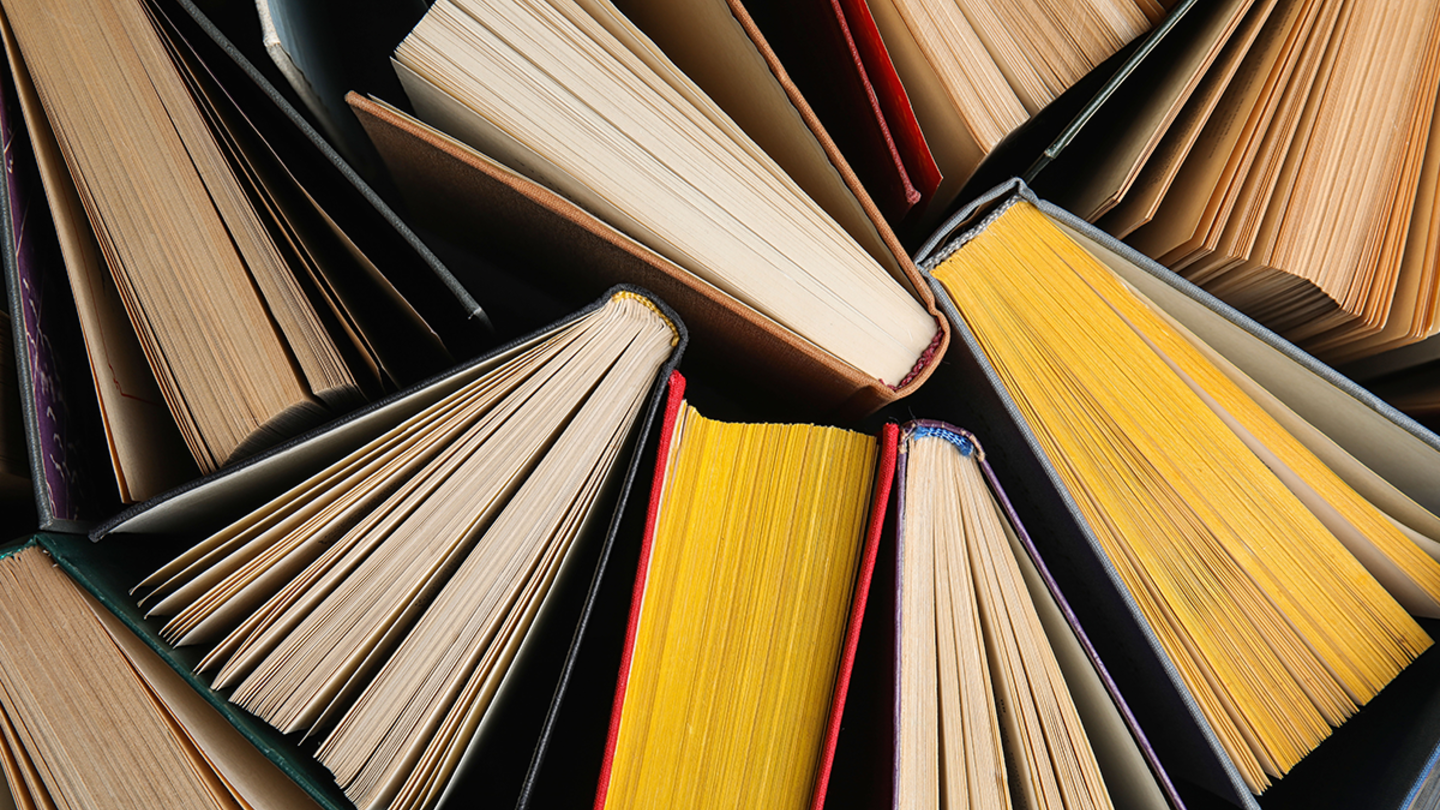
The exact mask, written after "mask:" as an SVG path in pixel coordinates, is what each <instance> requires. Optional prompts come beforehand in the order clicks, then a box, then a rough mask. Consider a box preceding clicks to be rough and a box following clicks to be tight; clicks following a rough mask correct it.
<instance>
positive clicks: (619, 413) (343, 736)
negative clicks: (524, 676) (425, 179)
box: [141, 292, 677, 808]
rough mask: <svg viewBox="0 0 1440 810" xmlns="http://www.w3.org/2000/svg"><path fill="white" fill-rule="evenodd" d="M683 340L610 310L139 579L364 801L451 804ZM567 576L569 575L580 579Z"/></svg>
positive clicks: (551, 338) (621, 300)
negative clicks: (449, 789)
mask: <svg viewBox="0 0 1440 810" xmlns="http://www.w3.org/2000/svg"><path fill="white" fill-rule="evenodd" d="M676 340H677V332H676V328H675V326H674V325H672V323H671V322H670V321H669V320H668V319H667V318H666V317H665V316H664V315H663V314H661V312H660V311H659V310H658V309H657V308H656V307H655V305H654V304H652V303H651V302H650V301H649V300H648V299H645V298H642V297H640V296H638V295H636V294H634V293H629V292H620V293H617V294H615V295H614V296H613V297H612V298H611V299H610V300H609V301H608V302H606V303H605V304H604V305H602V306H600V307H598V308H596V309H594V310H592V311H591V312H589V313H587V314H585V315H583V316H581V317H579V318H577V319H575V320H573V321H571V322H569V323H567V324H564V325H562V326H560V327H558V328H556V329H554V330H553V331H549V332H547V333H544V334H542V335H541V336H539V337H537V338H534V339H532V340H530V341H528V342H526V343H524V344H521V345H520V346H518V347H517V348H515V349H512V350H511V351H510V352H509V353H508V354H506V355H502V356H501V358H500V359H499V360H497V361H496V362H494V363H491V364H488V365H486V366H484V367H483V369H484V373H483V374H480V375H479V376H477V377H475V378H474V379H472V380H471V381H469V382H468V383H466V384H465V385H464V386H463V387H462V388H460V389H458V390H456V391H455V392H454V393H452V394H450V395H448V396H446V397H445V398H443V399H441V400H439V401H438V402H436V403H435V404H434V405H432V406H430V407H428V408H426V409H425V410H423V411H421V412H420V413H418V414H417V415H415V416H414V417H412V418H410V419H408V420H406V421H405V422H403V423H402V424H400V425H399V426H398V427H396V428H394V429H392V430H390V431H388V432H386V433H385V434H383V435H382V436H380V437H379V438H377V439H375V440H374V441H372V442H370V443H369V444H367V445H365V446H364V447H362V448H360V449H359V450H357V451H355V452H353V453H351V454H350V455H349V456H347V457H346V458H344V459H342V460H341V461H339V462H337V463H336V464H334V465H332V466H331V467H329V468H327V469H326V470H324V471H323V472H321V473H318V474H317V475H315V476H313V477H312V478H310V479H309V480H307V481H306V482H304V483H303V484H301V485H299V486H297V487H296V488H294V489H292V490H291V491H289V492H287V493H286V494H284V495H282V496H280V497H279V498H277V499H276V500H274V501H272V502H271V503H269V504H267V505H265V506H264V507H261V508H260V509H258V510H256V511H255V512H253V513H251V514H250V515H249V516H247V517H245V518H242V519H241V520H240V521H238V522H236V523H234V524H232V525H231V526H230V527H228V528H226V529H223V530H222V531H220V532H219V533H217V534H215V535H213V536H212V537H210V538H208V539H207V540H205V541H203V542H202V543H200V544H199V545H197V546H195V547H194V548H193V549H191V550H190V551H188V552H187V553H186V554H184V555H182V556H181V557H180V558H178V559H177V560H175V561H174V562H172V563H171V564H170V565H168V566H166V567H165V568H163V569H162V570H160V571H159V572H157V573H156V574H155V575H153V576H152V577H150V578H149V579H148V580H147V581H146V582H144V583H142V585H141V587H143V588H153V590H152V592H151V594H150V595H149V596H148V597H147V598H148V599H149V600H152V601H153V602H154V607H153V612H156V613H161V614H168V615H172V618H171V619H170V621H169V622H168V623H167V624H166V625H165V626H164V627H163V628H162V635H164V636H165V637H166V638H168V639H170V640H172V641H174V642H175V643H177V644H191V643H200V642H204V643H208V644H212V645H213V646H212V648H211V651H210V653H209V655H208V656H207V657H206V658H205V659H204V660H203V661H202V662H201V664H200V669H201V670H202V671H204V670H207V669H216V670H217V672H216V675H215V682H214V686H215V687H216V688H222V689H224V688H233V690H234V691H233V692H232V693H231V694H230V699H231V700H232V701H233V702H235V703H237V704H239V705H240V706H242V707H244V708H246V709H247V710H249V711H251V712H253V713H255V714H256V715H259V716H260V717H261V718H263V719H264V720H266V721H267V722H269V723H270V724H272V725H274V726H275V727H277V728H279V729H280V730H282V731H285V732H291V731H299V730H305V731H306V732H307V736H315V737H318V738H319V748H318V751H317V752H316V756H317V758H318V759H319V760H320V762H321V763H322V764H323V765H325V766H326V767H327V768H329V769H330V770H331V772H332V773H334V774H335V778H336V780H337V782H338V783H339V785H340V786H341V788H342V789H343V790H344V791H345V793H346V795H347V796H349V797H350V798H351V800H352V801H354V802H355V803H356V804H357V805H358V806H360V807H389V808H401V807H407V808H426V807H432V806H434V805H435V804H436V802H437V801H438V800H439V799H440V798H441V795H442V793H443V792H444V790H445V788H446V786H447V784H449V782H450V778H451V776H452V774H453V773H454V772H455V770H456V768H457V767H458V766H459V765H460V761H461V759H462V757H463V754H464V753H465V752H466V751H467V749H469V748H470V747H471V746H472V738H474V737H475V735H476V729H477V726H479V725H480V724H481V723H482V722H483V721H484V720H485V718H486V717H487V711H488V710H489V709H490V707H491V706H492V704H493V703H494V702H495V701H496V700H498V698H497V697H496V694H497V690H498V689H500V688H501V685H502V683H503V682H504V681H505V679H506V675H507V672H508V671H509V669H510V667H511V666H512V663H514V662H515V660H516V656H517V654H520V655H521V657H523V654H522V653H520V651H521V649H522V645H523V644H524V643H525V641H526V638H527V633H528V632H529V631H530V629H531V628H532V626H533V623H534V622H535V621H536V616H537V612H540V611H541V610H542V607H543V606H544V605H545V604H546V599H547V596H549V595H550V594H551V593H552V592H553V589H554V586H555V583H556V581H557V578H563V577H564V572H565V571H566V570H567V569H566V567H565V566H566V562H567V561H569V560H571V559H572V558H574V557H575V548H576V544H577V538H579V537H582V536H589V535H587V534H585V530H586V529H587V527H589V526H591V524H592V521H593V520H594V519H596V517H597V515H596V510H595V508H594V507H595V506H596V503H597V501H598V499H599V498H600V497H601V495H602V493H603V492H605V491H606V490H607V488H608V487H610V486H613V485H614V483H615V480H616V478H617V477H618V476H617V475H616V473H617V472H618V470H619V469H620V465H618V464H617V463H616V462H617V460H618V459H619V458H620V456H621V454H622V451H624V450H625V449H626V448H628V447H630V446H631V442H630V439H631V437H632V436H633V433H634V431H635V429H636V425H637V423H638V417H639V415H640V413H641V411H642V406H643V405H644V403H645V402H646V400H647V398H648V397H649V394H650V391H651V389H652V387H653V385H654V383H655V380H656V378H657V375H658V373H659V370H660V368H661V367H662V366H663V365H664V364H665V363H666V362H667V360H669V358H670V356H671V354H672V352H673V347H674V345H675V343H676ZM572 567H573V566H572Z"/></svg>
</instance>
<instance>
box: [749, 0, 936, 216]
mask: <svg viewBox="0 0 1440 810" xmlns="http://www.w3.org/2000/svg"><path fill="white" fill-rule="evenodd" d="M745 10H746V11H747V12H748V13H749V14H750V16H751V17H752V18H754V20H755V24H756V25H757V26H758V27H759V28H760V30H761V31H762V32H763V33H764V36H765V42H766V43H768V44H769V45H770V47H771V48H773V49H774V51H775V55H776V58H777V59H779V61H780V64H781V65H783V66H784V68H785V72H786V73H787V74H788V75H789V77H790V79H791V80H792V81H794V82H795V86H796V87H797V88H799V90H800V92H801V93H803V94H804V97H805V99H806V101H808V102H809V103H810V105H811V106H812V107H814V109H815V114H816V116H817V117H819V119H820V121H821V123H823V124H824V125H825V131H826V132H828V133H830V136H831V137H832V138H834V139H835V145H836V146H837V148H839V150H840V152H841V154H843V155H844V156H845V160H846V162H847V163H849V164H850V166H851V168H853V169H854V170H855V174H856V176H857V177H858V178H859V179H860V182H861V184H862V185H863V186H864V187H865V189H866V190H867V191H868V192H869V193H870V195H871V196H872V197H873V198H874V200H875V204H876V206H877V207H879V208H880V212H881V213H882V214H884V216H885V219H886V221H887V222H889V223H890V226H891V227H892V228H894V229H895V230H896V231H903V228H904V224H905V223H906V222H907V221H908V220H907V218H908V217H909V215H910V212H912V211H916V212H923V211H924V210H925V209H926V208H928V207H929V204H930V199H931V198H932V197H933V196H934V195H935V191H936V190H937V189H938V188H939V186H940V167H939V166H937V165H935V158H934V156H933V155H932V154H931V153H930V146H929V144H927V143H926V142H925V135H924V133H923V132H921V131H920V123H919V122H918V121H916V120H915V111H914V109H913V108H912V107H911V104H910V97H909V95H908V94H906V92H905V86H904V85H903V84H902V83H901V82H900V77H899V75H898V74H896V72H895V66H894V64H893V63H892V62H891V60H890V53H889V52H888V51H887V50H886V49H885V42H884V41H883V40H882V39H881V38H880V31H879V29H878V28H876V27H875V18H874V16H873V15H871V13H870V8H869V6H868V5H866V4H865V3H864V2H863V0H847V2H843V3H842V2H840V0H828V1H826V2H821V1H820V0H816V2H807V3H797V4H793V5H789V6H784V7H778V6H772V5H767V4H760V5H751V6H748V7H747V8H746V9H745ZM917 216H918V213H917Z"/></svg>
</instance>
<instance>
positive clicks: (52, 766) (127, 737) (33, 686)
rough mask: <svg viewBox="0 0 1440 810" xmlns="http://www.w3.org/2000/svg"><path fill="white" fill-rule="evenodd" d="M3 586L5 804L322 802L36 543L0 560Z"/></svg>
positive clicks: (0, 733)
mask: <svg viewBox="0 0 1440 810" xmlns="http://www.w3.org/2000/svg"><path fill="white" fill-rule="evenodd" d="M0 589H3V592H4V599H3V600H0V601H3V602H4V607H3V608H0V611H3V620H0V647H3V649H4V656H3V658H4V663H3V665H0V721H3V722H0V739H3V745H0V767H3V770H4V774H5V784H6V785H7V787H8V789H7V790H4V791H0V802H4V803H5V804H6V805H7V806H9V807H17V806H18V807H99V806H116V805H119V806H130V807H133V806H145V807H174V808H197V807H215V808H239V807H253V808H256V810H260V809H261V808H272V809H273V810H281V808H296V810H300V809H301V808H314V807H317V805H316V804H315V803H314V802H313V801H312V800H310V798H309V797H308V796H307V795H305V793H303V792H302V791H301V790H300V789H299V787H297V786H296V784H295V783H294V782H292V781H291V780H290V779H289V778H287V777H286V776H285V774H284V773H283V772H282V771H281V770H280V769H279V768H277V767H276V766H275V765H274V764H273V763H271V762H270V761H268V760H267V759H265V757H264V756H262V755H261V753H260V752H259V751H258V750H257V749H256V748H255V747H254V746H253V745H252V744H251V743H250V742H249V741H248V740H246V739H244V738H243V737H242V736H241V735H240V734H239V733H238V732H236V731H235V729H233V728H232V727H230V726H229V725H228V724H227V723H226V722H225V721H224V720H223V719H222V718H221V717H220V716H219V714H218V713H216V712H215V711H214V710H213V709H212V708H210V706H208V705H207V704H206V703H205V701H204V700H203V699H202V698H201V697H200V696H199V695H198V694H196V693H195V692H194V691H193V690H192V689H191V688H190V687H189V685H188V684H186V683H185V682H184V681H183V680H182V679H180V677H179V676H178V675H176V674H175V673H174V672H173V671H171V670H170V669H169V668H168V667H167V666H166V665H165V664H164V663H163V662H162V661H161V660H160V659H159V657H158V656H156V655H155V653H154V652H152V651H151V650H150V649H149V648H148V647H146V646H145V645H144V644H143V643H141V642H140V641H139V640H138V639H137V638H136V637H135V635H134V634H133V633H131V632H130V630H129V629H127V628H126V627H125V626H124V625H123V624H121V623H120V622H119V621H118V620H116V619H115V617H114V616H113V615H111V614H110V613H109V612H108V611H107V610H106V609H105V608H103V607H101V606H100V605H99V603H97V602H96V601H95V600H94V599H93V598H92V597H91V596H90V595H89V594H88V593H87V592H86V591H85V590H84V589H82V588H81V587H79V586H78V585H77V584H76V583H75V582H74V581H73V580H71V579H70V578H69V577H68V576H67V575H66V574H65V572H64V571H63V570H61V569H60V568H58V567H56V565H55V564H54V562H53V560H52V559H51V558H50V556H49V555H48V554H47V552H46V551H45V548H44V546H43V545H42V544H40V543H37V542H34V541H33V540H32V541H31V542H27V543H25V544H24V545H22V546H21V547H19V548H12V549H9V550H8V551H7V552H6V553H5V556H4V557H3V558H0ZM57 684H67V685H73V686H75V688H73V689H71V688H58V689H57V688H56V686H57ZM115 751H124V752H126V754H125V756H124V757H116V756H114V752H115Z"/></svg>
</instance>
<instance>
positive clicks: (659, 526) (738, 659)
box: [595, 379, 896, 810]
mask: <svg viewBox="0 0 1440 810" xmlns="http://www.w3.org/2000/svg"><path fill="white" fill-rule="evenodd" d="M683 389H684V386H683V384H682V381H680V380H678V379H675V380H672V384H671V393H670V404H669V407H668V409H667V413H666V424H665V426H664V428H662V433H661V440H660V449H659V452H658V455H659V458H658V461H657V468H656V473H655V484H654V489H653V491H652V493H651V510H650V512H649V514H648V520H647V525H646V528H645V538H644V545H643V546H642V549H641V554H640V566H639V570H638V572H637V573H636V579H635V592H634V593H635V595H634V601H633V603H632V606H631V610H630V624H629V628H628V631H627V635H626V640H625V651H624V653H623V658H622V660H621V661H622V662H621V670H620V676H619V680H618V686H617V687H616V692H615V704H614V714H613V715H612V718H611V721H610V734H609V739H608V742H607V747H606V751H605V760H604V764H603V766H602V770H601V775H600V785H599V788H598V790H597V793H596V798H595V807H596V808H597V810H600V809H601V808H608V809H609V810H619V809H620V808H629V807H694V808H700V807H767V808H805V807H813V808H817V810H818V808H820V807H822V806H823V804H824V799H825V791H826V787H827V784H828V779H827V777H828V775H829V773H830V765H831V761H832V757H833V755H834V749H835V740H836V735H837V734H838V731H839V725H840V719H841V718H840V711H841V709H842V707H843V706H844V705H845V694H846V690H847V688H848V684H849V674H850V666H851V664H852V662H853V660H854V655H855V645H856V642H857V639H858V637H859V630H860V628H859V622H860V619H861V617H862V616H863V615H864V611H865V599H866V597H867V595H868V592H869V582H870V574H871V572H872V571H873V570H874V563H875V554H876V548H877V543H878V539H879V534H880V527H881V523H882V522H883V520H884V512H885V505H886V502H887V500H888V498H889V493H890V484H891V479H892V476H893V475H894V464H895V435H896V430H895V428H894V426H893V425H891V426H888V427H886V428H885V429H884V430H883V431H882V433H881V435H880V437H879V438H878V439H877V438H876V437H874V436H868V435H864V434H860V433H856V432H854V431H849V430H841V429H839V428H830V427H819V426H815V425H800V424H743V423H725V422H717V421H713V420H710V419H706V418H705V417H703V416H701V415H700V414H699V413H698V412H696V410H695V409H694V408H693V407H691V406H690V405H689V404H688V403H686V402H685V401H684V399H683V393H684V391H683Z"/></svg>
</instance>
